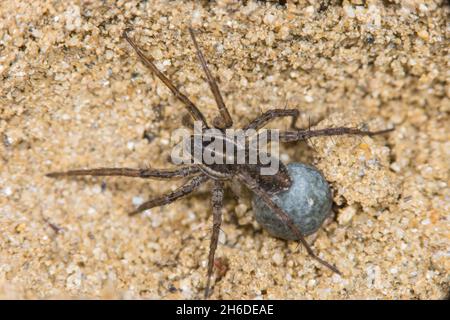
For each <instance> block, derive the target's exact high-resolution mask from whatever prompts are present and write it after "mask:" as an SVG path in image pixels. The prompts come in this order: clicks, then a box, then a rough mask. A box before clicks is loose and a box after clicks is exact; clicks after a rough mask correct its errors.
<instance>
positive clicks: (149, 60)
mask: <svg viewBox="0 0 450 320" xmlns="http://www.w3.org/2000/svg"><path fill="white" fill-rule="evenodd" d="M128 31H130V30H129V29H126V30H125V31H124V32H123V34H122V36H123V37H124V39H125V40H126V41H127V42H128V43H129V44H130V45H131V46H132V47H133V49H134V51H135V52H136V54H137V55H138V56H139V58H140V59H141V62H142V63H143V64H144V65H145V66H146V67H147V68H148V69H149V70H150V71H151V72H152V73H153V74H154V75H155V76H157V77H158V78H159V79H160V80H161V81H162V82H163V83H164V84H165V85H166V87H167V88H169V89H170V91H172V93H173V95H174V96H175V97H177V99H178V100H180V101H181V102H182V103H183V104H184V105H185V107H186V109H187V111H188V112H189V114H190V115H191V116H192V118H194V120H196V121H201V123H202V125H203V127H204V128H208V124H207V123H206V118H205V116H204V115H203V114H202V113H201V112H200V110H199V109H198V108H197V106H196V105H195V104H194V103H193V102H192V101H191V100H189V98H188V97H187V96H185V95H184V94H182V93H181V92H180V90H178V89H177V87H175V85H174V84H173V83H172V81H170V80H169V78H167V77H166V75H165V74H164V73H162V72H161V71H160V70H159V69H158V68H157V67H156V65H155V64H154V63H153V61H154V59H153V57H152V56H146V55H145V54H144V52H143V51H142V49H141V48H139V46H138V45H137V44H136V43H135V42H134V40H133V39H131V38H130V37H129V36H128Z"/></svg>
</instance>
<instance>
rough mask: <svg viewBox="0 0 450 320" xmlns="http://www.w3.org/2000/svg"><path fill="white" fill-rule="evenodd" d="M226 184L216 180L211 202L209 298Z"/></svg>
mask: <svg viewBox="0 0 450 320" xmlns="http://www.w3.org/2000/svg"><path fill="white" fill-rule="evenodd" d="M223 194H224V184H223V182H222V181H219V180H215V181H214V188H213V190H212V197H211V204H212V209H213V230H212V234H211V242H210V245H209V255H208V276H207V277H208V278H207V280H206V288H205V298H208V296H209V291H210V284H211V277H212V273H213V269H214V255H215V253H216V249H217V243H218V242H219V232H220V225H221V224H222V207H223Z"/></svg>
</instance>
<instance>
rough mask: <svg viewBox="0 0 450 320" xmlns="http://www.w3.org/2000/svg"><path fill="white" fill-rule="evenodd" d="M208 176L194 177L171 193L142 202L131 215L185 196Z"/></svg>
mask: <svg viewBox="0 0 450 320" xmlns="http://www.w3.org/2000/svg"><path fill="white" fill-rule="evenodd" d="M208 179H209V178H208V176H206V175H200V176H196V177H194V178H192V179H191V180H190V181H189V182H188V183H187V184H185V185H183V186H181V187H179V188H178V189H176V190H175V191H172V192H170V193H167V194H165V195H162V196H159V197H157V198H153V199H151V200H149V201H146V202H144V203H143V204H141V205H140V206H139V207H138V208H137V209H136V210H135V211H133V212H130V214H129V215H130V216H132V215H135V214H138V213H140V212H142V211H145V210H148V209H151V208H154V207H159V206H163V205H166V204H169V203H172V202H174V201H175V200H177V199H179V198H181V197H184V196H186V195H188V194H190V193H191V192H192V191H194V190H195V189H197V188H198V187H199V186H200V185H201V184H203V183H204V182H206V181H207V180H208Z"/></svg>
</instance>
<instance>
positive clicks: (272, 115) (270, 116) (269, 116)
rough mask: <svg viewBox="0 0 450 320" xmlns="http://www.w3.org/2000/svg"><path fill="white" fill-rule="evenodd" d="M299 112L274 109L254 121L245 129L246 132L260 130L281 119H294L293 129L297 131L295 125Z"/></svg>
mask: <svg viewBox="0 0 450 320" xmlns="http://www.w3.org/2000/svg"><path fill="white" fill-rule="evenodd" d="M298 116H299V111H298V110H297V109H272V110H269V111H266V112H264V113H263V114H262V115H260V116H259V117H258V118H256V119H254V120H253V121H252V122H250V123H249V124H248V125H246V126H245V127H244V131H245V130H248V129H254V130H259V129H261V128H262V127H264V126H265V125H266V124H268V123H269V122H271V121H272V120H275V119H276V118H281V117H292V121H291V129H297V128H296V127H295V123H296V122H297V119H298Z"/></svg>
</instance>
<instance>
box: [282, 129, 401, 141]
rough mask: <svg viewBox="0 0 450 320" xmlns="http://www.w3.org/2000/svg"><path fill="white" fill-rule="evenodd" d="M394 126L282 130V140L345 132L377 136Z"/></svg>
mask: <svg viewBox="0 0 450 320" xmlns="http://www.w3.org/2000/svg"><path fill="white" fill-rule="evenodd" d="M393 130H394V128H389V129H384V130H379V131H365V130H360V129H356V128H350V127H337V128H325V129H317V130H309V129H308V130H295V131H294V130H292V131H283V132H280V135H279V137H280V141H282V142H292V141H300V140H306V139H309V138H312V137H320V136H340V135H345V134H354V135H360V136H375V135H379V134H384V133H388V132H391V131H393Z"/></svg>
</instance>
